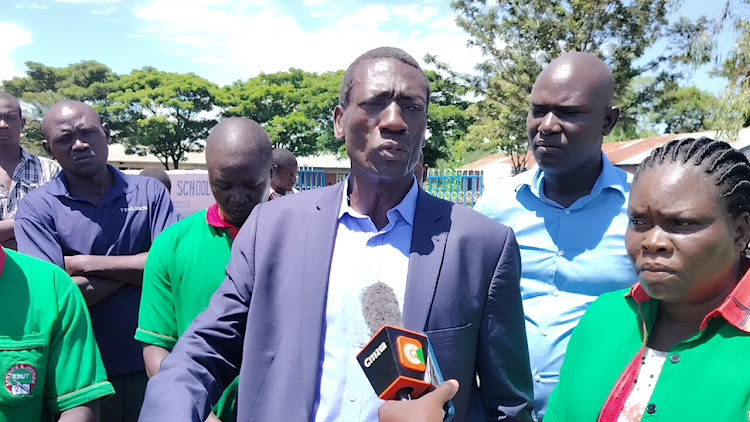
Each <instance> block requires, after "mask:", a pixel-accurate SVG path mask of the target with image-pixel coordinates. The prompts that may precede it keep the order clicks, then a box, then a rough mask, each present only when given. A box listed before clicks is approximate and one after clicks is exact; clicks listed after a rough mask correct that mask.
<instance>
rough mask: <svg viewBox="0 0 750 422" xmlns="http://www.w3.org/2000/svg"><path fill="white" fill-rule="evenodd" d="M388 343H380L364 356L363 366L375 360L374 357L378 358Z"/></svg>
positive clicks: (367, 366) (367, 365) (368, 365)
mask: <svg viewBox="0 0 750 422" xmlns="http://www.w3.org/2000/svg"><path fill="white" fill-rule="evenodd" d="M387 348H388V345H387V344H385V342H382V343H380V346H378V348H377V349H375V350H374V351H373V352H372V353H371V354H370V356H368V357H366V358H365V368H369V367H370V365H372V364H373V363H374V362H375V359H377V358H379V357H380V355H382V354H383V352H384V351H385V349H387Z"/></svg>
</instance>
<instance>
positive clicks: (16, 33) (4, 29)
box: [0, 22, 31, 81]
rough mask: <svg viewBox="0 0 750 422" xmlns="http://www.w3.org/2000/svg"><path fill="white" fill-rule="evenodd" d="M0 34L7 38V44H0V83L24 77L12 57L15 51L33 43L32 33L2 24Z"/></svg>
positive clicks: (0, 24)
mask: <svg viewBox="0 0 750 422" xmlns="http://www.w3.org/2000/svg"><path fill="white" fill-rule="evenodd" d="M0 34H3V36H4V38H5V42H2V43H0V81H4V80H6V79H11V78H13V77H14V76H23V73H21V72H18V71H17V70H16V64H15V62H14V61H13V59H12V58H11V57H10V55H11V53H13V51H14V50H15V49H17V48H19V47H22V46H24V45H27V44H30V43H31V32H29V31H27V30H25V29H23V28H21V27H20V26H18V25H16V24H13V23H6V22H0Z"/></svg>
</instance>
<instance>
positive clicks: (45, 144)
mask: <svg viewBox="0 0 750 422" xmlns="http://www.w3.org/2000/svg"><path fill="white" fill-rule="evenodd" d="M42 148H44V150H45V151H47V154H49V156H50V157H53V155H52V150H51V149H50V148H49V142H47V140H46V139H42Z"/></svg>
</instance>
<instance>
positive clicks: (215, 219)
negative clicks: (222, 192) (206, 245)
mask: <svg viewBox="0 0 750 422" xmlns="http://www.w3.org/2000/svg"><path fill="white" fill-rule="evenodd" d="M206 222H207V223H208V225H209V226H211V227H213V228H215V229H227V230H229V236H230V237H231V238H232V240H234V238H236V237H237V233H239V232H240V228H239V227H237V226H234V225H232V223H230V222H228V221H226V220H224V218H223V217H222V216H221V213H220V212H219V204H213V205H211V206H210V207H209V208H208V211H207V212H206Z"/></svg>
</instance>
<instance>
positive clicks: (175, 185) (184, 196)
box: [125, 170, 215, 218]
mask: <svg viewBox="0 0 750 422" xmlns="http://www.w3.org/2000/svg"><path fill="white" fill-rule="evenodd" d="M125 173H128V174H136V175H137V174H138V173H139V171H138V170H127V171H125ZM167 174H168V175H169V180H170V182H172V194H171V197H172V203H173V204H174V208H175V211H177V212H178V213H179V214H180V216H182V218H185V217H187V216H189V215H191V214H193V213H196V212H198V211H200V210H204V209H206V208H208V207H210V206H211V205H213V204H214V202H215V201H214V195H213V194H212V193H211V185H210V184H209V183H208V171H207V170H169V171H167Z"/></svg>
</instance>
